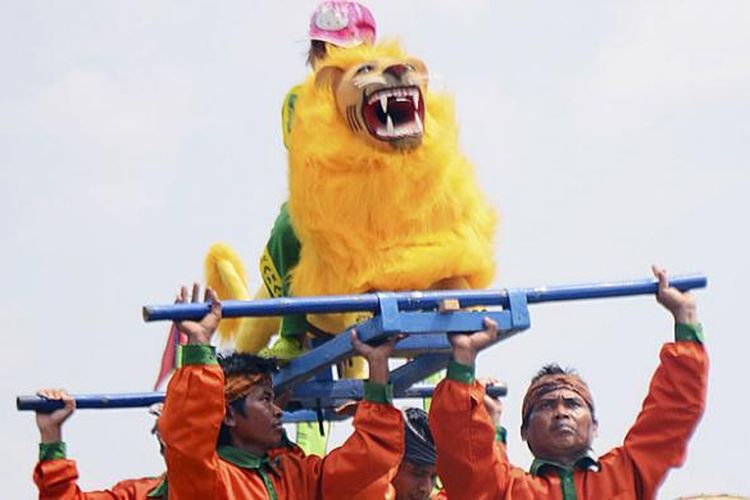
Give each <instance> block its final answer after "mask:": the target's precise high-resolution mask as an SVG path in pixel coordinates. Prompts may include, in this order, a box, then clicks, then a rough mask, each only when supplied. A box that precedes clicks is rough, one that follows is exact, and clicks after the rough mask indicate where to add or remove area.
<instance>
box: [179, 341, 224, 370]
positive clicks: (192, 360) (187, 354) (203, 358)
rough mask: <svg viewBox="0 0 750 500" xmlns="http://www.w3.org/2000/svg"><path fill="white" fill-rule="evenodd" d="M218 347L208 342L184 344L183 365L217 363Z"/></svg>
mask: <svg viewBox="0 0 750 500" xmlns="http://www.w3.org/2000/svg"><path fill="white" fill-rule="evenodd" d="M216 364H218V361H216V348H215V347H214V346H211V345H208V344H188V345H184V346H182V366H186V365H216Z"/></svg>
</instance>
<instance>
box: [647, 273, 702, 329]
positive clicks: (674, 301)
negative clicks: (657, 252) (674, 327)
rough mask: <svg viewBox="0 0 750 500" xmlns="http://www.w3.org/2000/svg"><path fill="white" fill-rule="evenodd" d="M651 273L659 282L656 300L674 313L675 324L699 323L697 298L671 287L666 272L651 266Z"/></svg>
mask: <svg viewBox="0 0 750 500" xmlns="http://www.w3.org/2000/svg"><path fill="white" fill-rule="evenodd" d="M651 272H653V273H654V276H655V277H656V279H658V280H659V287H658V289H657V291H656V300H657V301H658V302H659V304H661V305H662V306H664V308H665V309H667V310H668V311H669V312H670V313H672V316H673V317H674V321H675V323H697V322H698V312H697V309H696V306H695V297H693V295H692V294H691V293H689V292H681V291H679V290H678V289H676V288H674V287H671V286H669V277H668V276H667V271H666V270H664V269H662V268H660V267H657V266H651Z"/></svg>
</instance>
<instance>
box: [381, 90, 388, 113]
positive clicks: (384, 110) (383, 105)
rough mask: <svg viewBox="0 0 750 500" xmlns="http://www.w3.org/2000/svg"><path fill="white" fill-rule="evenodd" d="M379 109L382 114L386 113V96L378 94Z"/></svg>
mask: <svg viewBox="0 0 750 500" xmlns="http://www.w3.org/2000/svg"><path fill="white" fill-rule="evenodd" d="M380 108H381V109H382V110H383V113H388V96H387V95H385V94H380Z"/></svg>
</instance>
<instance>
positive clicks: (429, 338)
mask: <svg viewBox="0 0 750 500" xmlns="http://www.w3.org/2000/svg"><path fill="white" fill-rule="evenodd" d="M670 283H671V285H672V286H675V287H676V288H678V289H680V290H683V291H686V290H690V289H694V288H702V287H705V286H706V284H707V279H706V277H705V276H701V275H692V276H683V277H676V278H673V279H672V280H671V281H670ZM656 288H657V285H656V281H655V280H653V279H649V280H638V281H627V282H616V283H599V284H593V285H592V284H588V285H572V286H562V287H538V288H510V289H506V290H446V291H429V292H400V293H377V294H363V295H354V296H329V297H307V298H288V299H268V300H254V301H224V302H223V303H222V309H223V314H224V316H225V317H239V316H267V315H282V314H292V313H321V312H352V311H370V312H373V313H375V315H374V317H373V318H372V319H370V320H368V321H366V322H364V323H362V324H359V325H357V326H356V329H357V332H358V335H359V337H360V339H362V340H363V341H365V342H368V343H371V344H372V343H378V342H381V341H382V340H384V339H385V338H387V337H388V336H390V335H393V334H395V333H397V332H404V333H408V334H409V335H410V336H409V337H407V338H406V339H404V340H402V341H400V342H399V344H398V345H397V346H396V350H395V353H394V356H395V357H402V358H408V359H409V361H408V362H406V363H405V364H404V365H403V366H400V367H399V368H397V369H395V370H393V371H392V372H391V374H390V377H391V381H392V383H393V384H394V396H395V397H418V398H421V397H427V396H429V395H431V393H432V392H431V391H432V390H433V389H434V388H432V387H420V386H416V387H415V386H414V384H415V383H418V382H419V381H421V380H424V379H425V378H426V377H427V376H429V375H431V374H432V373H435V372H437V371H439V370H441V369H443V368H445V366H447V364H448V360H449V359H450V345H449V343H448V340H447V336H446V333H445V332H466V331H469V332H470V331H477V330H480V329H482V327H483V319H484V317H486V316H489V317H491V318H492V319H493V320H495V321H496V322H497V323H498V326H499V330H500V335H499V338H498V341H500V340H504V339H506V338H508V337H509V336H511V335H514V334H516V333H518V332H520V331H523V330H525V329H527V328H529V326H530V324H531V321H530V315H529V311H528V304H533V303H540V302H550V301H565V300H579V299H591V298H605V297H619V296H631V295H642V294H653V293H655V292H656ZM447 299H458V300H459V302H460V306H461V307H463V308H467V307H474V306H501V307H502V308H503V310H491V311H484V312H482V311H466V310H461V311H453V312H438V311H437V309H438V306H439V304H441V303H442V301H444V300H447ZM207 312H208V305H207V304H174V305H168V306H146V307H144V318H145V319H146V321H158V320H167V319H176V320H181V319H199V318H201V317H202V316H204V315H205V314H206V313H207ZM342 333H343V334H340V335H337V336H334V337H332V338H331V339H330V340H327V341H326V342H323V343H322V344H321V345H317V346H316V347H315V348H314V349H313V350H311V351H310V352H307V353H304V354H303V355H301V356H299V357H298V358H296V359H294V360H292V361H291V362H290V363H289V364H288V365H287V366H286V367H284V368H282V369H281V370H279V371H278V372H277V373H275V374H274V376H273V380H274V386H275V388H276V390H277V391H279V392H280V391H283V390H285V389H290V388H291V389H293V393H292V401H293V403H292V404H293V405H295V406H296V407H297V408H300V410H299V411H294V412H291V413H289V412H285V414H284V419H285V421H287V422H310V421H317V420H318V411H320V412H321V414H322V415H323V418H324V419H325V420H341V419H342V418H346V417H343V416H341V415H337V414H335V413H334V412H333V411H332V409H333V408H334V407H336V406H337V405H339V404H341V403H343V402H345V401H348V400H359V399H361V398H362V396H363V386H362V381H359V380H333V377H332V372H331V367H332V366H333V365H335V364H336V363H338V362H340V361H343V360H345V359H347V358H349V357H351V356H352V355H353V349H352V346H351V341H350V338H349V335H348V333H347V332H342ZM491 390H492V391H497V393H498V394H500V393H502V394H505V392H503V391H507V389H506V388H504V387H503V388H492V389H491ZM75 398H76V401H77V406H78V408H133V407H143V406H149V405H151V404H153V403H155V402H159V401H162V400H163V399H164V394H163V393H133V394H88V395H79V396H75ZM16 407H17V408H18V410H37V411H52V410H54V409H56V408H60V407H62V403H61V402H59V401H49V400H46V399H44V398H40V397H38V396H19V397H18V398H17V399H16Z"/></svg>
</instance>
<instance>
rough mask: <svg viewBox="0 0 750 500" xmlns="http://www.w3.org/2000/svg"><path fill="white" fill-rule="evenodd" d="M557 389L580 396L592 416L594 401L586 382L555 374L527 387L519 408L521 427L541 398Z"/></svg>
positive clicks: (566, 375) (545, 376)
mask: <svg viewBox="0 0 750 500" xmlns="http://www.w3.org/2000/svg"><path fill="white" fill-rule="evenodd" d="M558 389H568V390H570V391H573V392H575V393H576V394H578V395H579V396H581V399H583V400H584V401H585V402H586V404H587V405H588V407H589V410H591V414H592V416H593V413H594V399H593V398H592V397H591V391H589V388H588V386H587V385H586V382H584V381H583V380H581V378H580V377H578V376H577V375H570V374H567V373H556V374H554V375H544V376H542V377H540V378H539V380H537V381H536V382H534V383H532V384H531V385H530V386H529V389H528V390H527V391H526V396H524V398H523V405H522V406H521V417H522V418H523V420H522V422H523V424H522V425H523V426H525V425H526V423H527V421H528V419H529V416H530V415H531V412H532V410H533V409H534V406H535V405H536V404H537V403H538V402H539V400H540V399H541V398H542V396H544V395H545V394H547V393H550V392H552V391H556V390H558Z"/></svg>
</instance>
